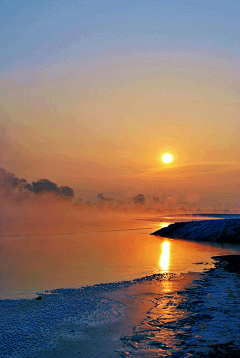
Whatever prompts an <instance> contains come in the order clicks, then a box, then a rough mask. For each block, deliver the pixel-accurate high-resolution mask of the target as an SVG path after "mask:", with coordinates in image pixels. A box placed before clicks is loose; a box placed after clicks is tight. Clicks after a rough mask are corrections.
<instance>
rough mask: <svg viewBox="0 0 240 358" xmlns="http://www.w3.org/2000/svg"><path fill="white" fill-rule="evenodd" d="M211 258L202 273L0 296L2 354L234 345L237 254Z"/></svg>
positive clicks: (168, 352) (114, 353)
mask: <svg viewBox="0 0 240 358" xmlns="http://www.w3.org/2000/svg"><path fill="white" fill-rule="evenodd" d="M214 259H216V264H215V268H213V269H209V270H208V271H205V272H203V273H186V274H180V275H172V274H168V275H162V274H156V275H152V276H146V277H144V278H141V279H136V280H133V281H125V282H124V281H123V282H119V283H109V284H98V285H94V286H86V287H83V288H79V289H60V290H53V291H52V292H51V293H50V294H46V295H42V294H41V298H42V299H40V300H36V299H32V300H26V299H22V300H1V301H0V307H1V312H2V313H3V314H2V315H1V328H0V341H1V345H0V347H1V348H0V352H1V356H2V357H6V358H12V357H14V358H15V357H16V356H17V357H19V358H20V357H24V358H28V357H29V358H30V357H31V358H35V357H36V358H37V357H39V355H41V358H42V357H43V358H50V357H54V356H57V357H59V358H64V357H66V356H71V358H74V357H86V358H88V357H90V356H96V357H106V358H107V357H109V358H110V357H138V356H139V357H140V356H142V357H156V356H159V354H161V355H160V356H162V357H168V356H172V357H197V356H199V357H214V349H215V351H216V349H217V346H218V345H220V346H221V347H222V348H221V349H222V351H224V349H225V350H226V351H227V349H229V347H232V348H231V349H238V348H239V347H240V330H239V329H237V327H238V325H239V324H240V314H239V309H238V307H240V306H239V303H240V302H239V297H240V288H239V285H238V280H239V265H238V266H237V268H236V269H235V271H234V269H233V268H234V265H235V263H238V262H239V260H240V256H239V255H226V256H223V257H218V256H217V257H214ZM235 266H236V265H235ZM233 311H234V312H233ZM228 317H231V322H230V319H229V318H228ZM234 327H235V328H234ZM208 332H211V335H210V334H209V333H208ZM233 338H234V339H233ZM215 341H216V342H215ZM234 347H235V348H234ZM157 354H158V355H157ZM202 354H205V355H202ZM206 354H208V355H206ZM209 354H213V355H209ZM221 354H224V353H221ZM221 354H220V353H219V357H224V355H221ZM235 356H236V355H235ZM225 357H227V355H225Z"/></svg>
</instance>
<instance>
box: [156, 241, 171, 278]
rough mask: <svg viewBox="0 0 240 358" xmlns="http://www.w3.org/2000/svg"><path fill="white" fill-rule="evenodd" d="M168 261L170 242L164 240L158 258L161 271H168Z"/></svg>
mask: <svg viewBox="0 0 240 358" xmlns="http://www.w3.org/2000/svg"><path fill="white" fill-rule="evenodd" d="M169 263H170V242H169V241H164V242H163V243H162V252H161V256H160V260H159V265H160V267H161V269H162V270H163V271H168V270H169Z"/></svg>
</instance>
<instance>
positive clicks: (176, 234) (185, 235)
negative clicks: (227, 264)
mask: <svg viewBox="0 0 240 358" xmlns="http://www.w3.org/2000/svg"><path fill="white" fill-rule="evenodd" d="M151 235H159V236H163V237H169V238H179V239H189V240H197V241H212V242H231V243H236V244H237V243H240V219H223V220H203V221H190V222H176V223H174V224H171V225H169V226H168V227H164V228H162V229H160V230H157V231H155V232H154V233H152V234H151Z"/></svg>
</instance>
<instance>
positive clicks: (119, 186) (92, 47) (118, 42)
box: [0, 1, 240, 204]
mask: <svg viewBox="0 0 240 358" xmlns="http://www.w3.org/2000/svg"><path fill="white" fill-rule="evenodd" d="M27 3H28V2H27ZM27 3H26V8H24V6H22V8H20V9H19V12H18V14H17V13H11V12H10V11H9V17H10V18H11V20H12V22H11V23H10V25H6V26H12V28H11V30H12V32H13V33H14V36H12V37H11V38H10V37H7V36H8V35H3V37H4V36H5V38H4V40H5V47H4V56H5V57H4V59H5V62H4V63H3V68H2V77H1V113H0V114H1V117H0V129H1V132H0V133H1V143H0V150H1V159H0V166H1V167H3V168H5V169H6V170H8V171H11V172H14V173H15V174H16V175H17V176H19V177H24V178H26V179H27V180H28V181H32V180H36V179H39V178H41V177H44V178H48V179H50V180H52V181H55V182H56V183H57V184H58V185H69V186H72V187H73V188H74V190H75V193H76V195H77V196H83V197H84V198H87V197H89V198H91V197H94V196H96V194H98V193H99V192H104V194H106V195H111V196H113V197H116V198H126V197H129V196H132V195H136V194H138V193H144V194H145V195H146V197H148V196H149V197H151V196H156V195H159V196H161V195H178V196H180V195H185V197H186V198H192V197H194V198H195V199H196V198H198V199H199V200H205V199H206V198H207V199H208V200H210V201H212V202H214V201H215V200H220V201H224V202H225V203H226V204H227V203H232V202H234V203H235V202H237V201H238V202H239V199H240V189H239V180H240V115H239V113H240V112H239V108H240V107H239V88H240V86H239V85H240V62H239V59H240V57H239V45H238V40H239V33H240V32H239V31H238V30H239V29H237V27H236V26H238V27H239V24H238V25H237V18H238V16H237V14H239V6H237V2H235V1H230V2H229V3H228V10H226V9H225V7H224V6H217V5H216V7H211V4H208V2H205V1H203V2H202V6H200V5H199V4H196V3H195V2H193V3H192V5H191V6H188V5H187V4H188V3H187V2H185V1H182V2H179V1H172V2H170V3H169V5H168V4H165V5H164V6H162V7H159V6H158V5H157V4H156V3H155V2H153V1H150V3H149V2H148V4H147V2H145V1H143V2H141V3H140V2H138V1H133V3H132V5H131V6H130V5H127V2H125V1H124V2H123V3H122V5H121V6H120V3H119V6H117V5H116V8H114V9H111V8H109V6H110V5H109V2H107V1H104V2H103V8H102V9H98V11H97V10H96V13H94V14H92V12H91V9H92V6H93V5H94V2H93V1H90V2H89V3H88V5H86V8H85V10H84V11H86V13H84V16H83V15H82V17H81V16H80V14H81V11H82V9H81V8H80V7H79V6H80V5H77V2H75V1H73V2H72V3H71V4H70V3H69V2H68V1H63V2H62V5H61V6H60V7H59V8H58V9H57V10H56V9H55V8H54V5H53V8H51V7H49V8H46V4H45V1H40V3H39V6H40V7H41V6H42V11H43V12H42V13H41V12H38V11H39V9H37V8H36V9H35V8H34V6H32V7H29V6H30V5H29V6H28V5H27ZM9 4H11V1H10V2H9ZM104 4H105V5H104ZM149 4H150V5H151V6H148V5H149ZM216 4H217V3H216ZM66 6H67V8H65V7H66ZM9 9H10V5H9ZM66 9H67V10H66ZM88 10H89V12H88ZM29 14H30V15H29ZM76 14H78V15H79V16H80V18H79V21H78V20H77V19H78V18H77V15H76ZM29 16H30V18H29ZM31 16H32V17H31ZM24 19H25V20H26V19H28V20H27V22H24ZM13 20H14V21H15V22H14V21H13ZM11 24H12V25H11ZM41 31H42V32H41ZM18 32H19V34H18ZM164 152H170V153H172V155H173V157H174V160H173V162H172V163H171V164H168V165H166V164H163V163H162V162H161V161H160V157H161V155H162V154H163V153H164ZM195 199H194V200H195ZM198 199H196V200H198ZM190 200H191V199H190Z"/></svg>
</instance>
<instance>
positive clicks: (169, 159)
mask: <svg viewBox="0 0 240 358" xmlns="http://www.w3.org/2000/svg"><path fill="white" fill-rule="evenodd" d="M172 160H173V156H172V154H170V153H165V154H163V156H162V161H163V162H164V163H166V164H169V163H171V162H172Z"/></svg>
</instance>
